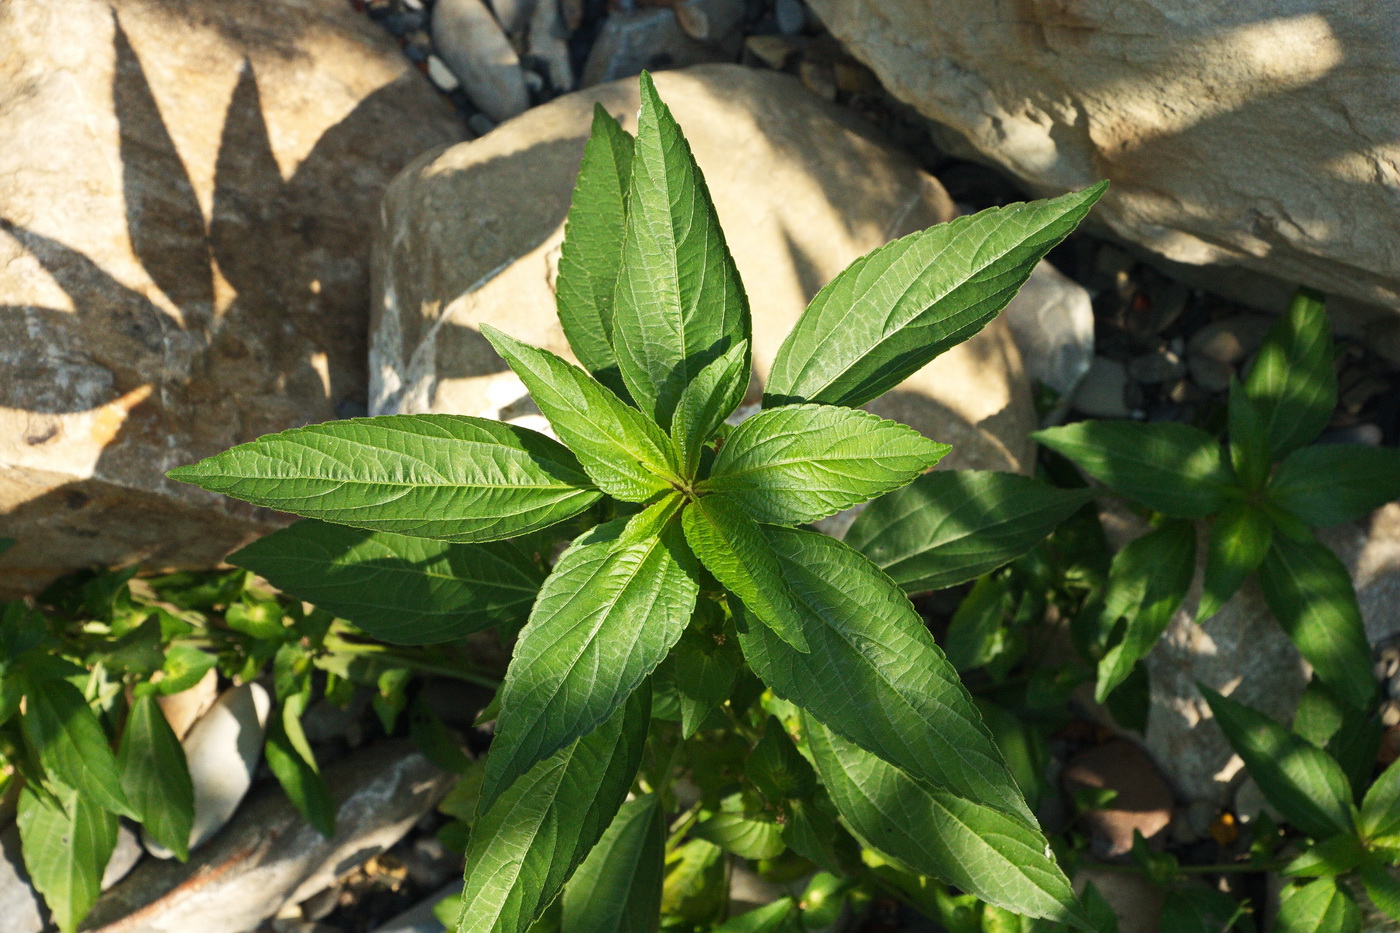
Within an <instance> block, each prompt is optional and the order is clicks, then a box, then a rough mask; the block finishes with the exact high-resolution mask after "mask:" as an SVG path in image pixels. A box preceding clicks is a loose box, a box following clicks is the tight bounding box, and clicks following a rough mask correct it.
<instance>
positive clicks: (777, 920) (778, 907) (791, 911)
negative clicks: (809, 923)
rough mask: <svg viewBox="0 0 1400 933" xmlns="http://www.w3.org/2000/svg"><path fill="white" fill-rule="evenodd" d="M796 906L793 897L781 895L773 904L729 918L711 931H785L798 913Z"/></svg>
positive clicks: (736, 932) (758, 932)
mask: <svg viewBox="0 0 1400 933" xmlns="http://www.w3.org/2000/svg"><path fill="white" fill-rule="evenodd" d="M796 908H797V905H796V904H795V903H794V902H793V899H792V898H790V897H780V898H778V899H777V900H776V901H773V902H772V903H771V904H764V905H763V906H762V907H755V908H754V909H753V910H748V911H745V912H744V913H742V914H740V915H739V916H737V917H731V918H729V919H728V920H726V921H725V922H724V923H722V924H720V925H719V926H717V927H715V928H714V929H713V930H712V931H711V933H783V931H785V930H789V929H791V928H792V927H791V923H792V920H793V918H794V917H795V916H796V914H797V910H796ZM802 929H806V928H805V927H802Z"/></svg>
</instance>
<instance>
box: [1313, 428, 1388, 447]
mask: <svg viewBox="0 0 1400 933" xmlns="http://www.w3.org/2000/svg"><path fill="white" fill-rule="evenodd" d="M1384 439H1385V433H1384V432H1383V431H1381V429H1380V427H1379V426H1378V425H1374V424H1354V425H1352V426H1351V427H1349V428H1337V429H1336V430H1335V431H1324V432H1323V433H1322V434H1321V435H1320V436H1319V437H1318V439H1317V441H1316V442H1315V443H1318V444H1362V445H1364V446H1366V447H1379V446H1381V442H1382V441H1383V440H1384Z"/></svg>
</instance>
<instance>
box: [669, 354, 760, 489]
mask: <svg viewBox="0 0 1400 933" xmlns="http://www.w3.org/2000/svg"><path fill="white" fill-rule="evenodd" d="M748 388H749V342H748V341H747V340H741V341H739V342H738V343H736V344H735V345H734V346H732V347H730V348H729V349H728V350H726V351H725V353H724V355H723V356H721V357H720V358H719V359H717V360H715V361H714V362H712V363H710V364H708V365H707V366H706V367H705V368H704V369H702V370H700V372H699V373H698V374H697V375H696V377H695V379H694V381H692V382H691V383H690V384H689V385H688V386H686V387H685V391H684V392H682V393H681V398H680V401H679V402H678V403H677V404H676V414H675V417H674V418H673V419H672V421H671V437H672V439H673V440H674V443H675V448H676V456H677V457H679V458H680V464H681V471H682V474H683V475H684V476H686V477H687V478H693V477H694V476H695V474H696V470H698V469H699V467H700V454H701V451H702V449H703V447H704V444H705V443H706V442H707V441H709V440H710V439H711V438H713V437H714V436H715V432H716V431H717V430H719V427H720V425H722V424H724V419H726V418H728V417H729V416H730V415H731V414H733V413H734V409H736V408H738V407H739V403H740V402H742V401H743V400H744V393H745V392H747V391H748Z"/></svg>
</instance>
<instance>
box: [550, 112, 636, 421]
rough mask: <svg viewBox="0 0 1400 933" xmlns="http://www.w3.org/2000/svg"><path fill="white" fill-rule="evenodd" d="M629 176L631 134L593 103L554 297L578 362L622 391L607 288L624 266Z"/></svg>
mask: <svg viewBox="0 0 1400 933" xmlns="http://www.w3.org/2000/svg"><path fill="white" fill-rule="evenodd" d="M631 181H632V135H631V134H630V133H628V132H627V131H626V130H624V129H623V128H622V126H621V125H620V124H619V123H618V122H617V121H616V120H614V119H613V118H612V116H611V115H610V114H609V113H608V112H607V111H606V110H604V109H603V105H602V104H594V105H593V131H592V133H590V135H589V137H588V143H587V144H586V145H585V146H584V147H583V162H582V164H580V165H579V169H578V182H577V183H576V184H575V185H574V197H573V201H572V203H571V204H570V205H569V218H568V220H567V221H566V222H565V225H564V245H563V247H562V248H561V250H560V252H559V278H558V281H557V283H556V285H555V303H556V305H557V306H558V308H559V323H560V324H562V325H563V326H564V336H566V337H568V338H569V346H570V347H572V348H573V350H574V355H575V356H577V357H578V359H579V362H580V363H582V364H583V365H584V366H585V367H587V369H588V371H589V372H591V373H593V375H594V376H596V377H597V379H598V381H599V382H601V383H603V385H605V386H607V387H608V388H610V389H612V390H613V391H614V392H616V393H618V394H619V395H621V394H622V393H624V392H625V391H626V387H625V386H623V384H622V375H621V373H619V372H618V369H617V354H616V353H614V352H613V345H612V340H613V316H612V302H613V289H614V288H615V287H616V286H617V272H618V269H619V268H620V267H621V265H622V239H623V235H624V233H625V231H626V227H627V188H628V186H629V185H630V184H631Z"/></svg>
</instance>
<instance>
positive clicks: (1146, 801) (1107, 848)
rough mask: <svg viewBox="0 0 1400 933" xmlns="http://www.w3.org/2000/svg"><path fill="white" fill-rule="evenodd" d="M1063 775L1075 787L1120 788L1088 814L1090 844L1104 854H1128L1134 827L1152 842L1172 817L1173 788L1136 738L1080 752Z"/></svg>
mask: <svg viewBox="0 0 1400 933" xmlns="http://www.w3.org/2000/svg"><path fill="white" fill-rule="evenodd" d="M1060 780H1061V782H1062V783H1063V784H1064V786H1065V789H1066V790H1067V791H1070V792H1073V791H1075V790H1077V789H1081V788H1086V789H1094V790H1111V791H1114V792H1116V796H1115V797H1114V798H1113V800H1112V801H1111V802H1110V803H1109V804H1108V805H1107V806H1105V807H1103V808H1102V809H1097V810H1091V811H1089V812H1088V813H1085V814H1084V822H1085V824H1086V825H1087V826H1088V827H1089V830H1090V846H1091V848H1092V849H1093V852H1094V854H1095V855H1097V856H1099V857H1101V858H1120V857H1122V856H1125V855H1127V854H1128V853H1129V852H1131V851H1132V848H1133V834H1134V833H1135V832H1137V833H1142V836H1143V838H1144V839H1147V840H1148V841H1149V842H1150V841H1151V840H1152V839H1153V837H1155V836H1156V835H1157V834H1158V833H1160V832H1162V831H1163V830H1164V829H1166V828H1167V825H1168V824H1169V823H1170V822H1171V818H1172V792H1171V788H1169V787H1168V786H1167V782H1166V781H1164V780H1163V779H1162V775H1161V774H1160V773H1159V772H1158V771H1157V768H1156V766H1155V765H1153V764H1152V760H1151V759H1150V758H1148V757H1147V755H1146V753H1144V752H1143V750H1142V749H1141V748H1140V747H1138V745H1137V743H1135V742H1128V741H1125V740H1121V739H1120V740H1117V741H1113V742H1107V743H1105V744H1103V745H1099V746H1097V747H1095V748H1091V749H1089V750H1087V751H1084V752H1080V753H1079V754H1077V755H1075V756H1074V757H1073V758H1071V759H1070V760H1069V761H1068V762H1066V763H1065V768H1064V771H1063V772H1061V775H1060Z"/></svg>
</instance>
